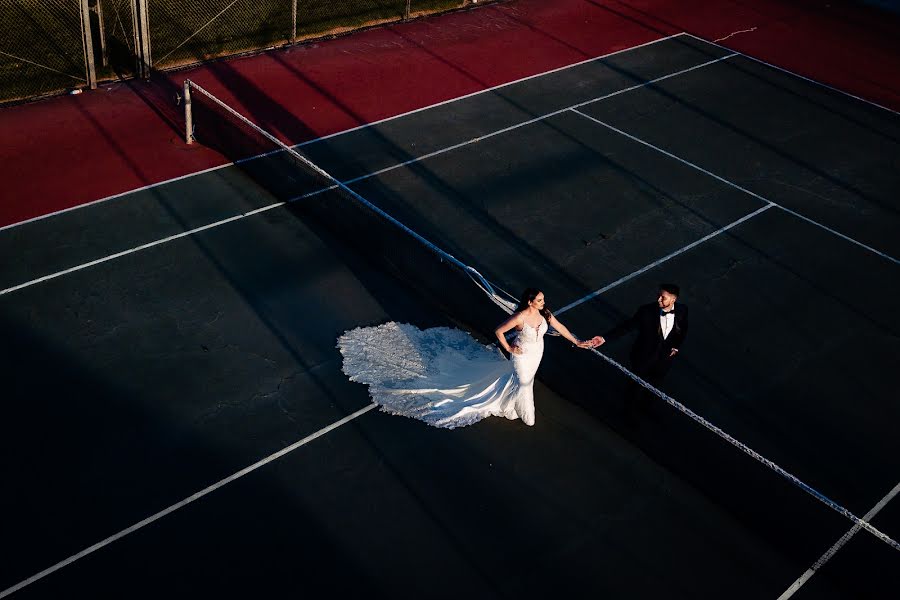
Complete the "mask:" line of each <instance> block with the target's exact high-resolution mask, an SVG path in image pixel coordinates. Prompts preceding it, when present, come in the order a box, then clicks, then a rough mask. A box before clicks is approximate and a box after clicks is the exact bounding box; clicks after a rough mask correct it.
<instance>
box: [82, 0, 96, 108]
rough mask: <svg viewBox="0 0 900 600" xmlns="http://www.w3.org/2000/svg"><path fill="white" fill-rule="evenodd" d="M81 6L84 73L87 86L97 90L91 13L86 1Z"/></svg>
mask: <svg viewBox="0 0 900 600" xmlns="http://www.w3.org/2000/svg"><path fill="white" fill-rule="evenodd" d="M79 4H80V5H81V46H82V48H83V49H84V73H85V79H87V82H88V86H90V88H91V89H92V90H95V89H97V71H96V69H95V68H94V38H93V37H92V36H91V13H90V7H88V0H80V2H79Z"/></svg>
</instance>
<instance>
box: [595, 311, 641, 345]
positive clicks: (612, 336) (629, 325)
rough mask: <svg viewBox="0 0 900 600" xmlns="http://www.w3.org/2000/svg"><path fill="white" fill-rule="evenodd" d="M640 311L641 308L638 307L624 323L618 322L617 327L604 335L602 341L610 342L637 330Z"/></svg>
mask: <svg viewBox="0 0 900 600" xmlns="http://www.w3.org/2000/svg"><path fill="white" fill-rule="evenodd" d="M642 309H643V307H639V308H638V309H637V310H636V311H635V313H634V314H633V315H632V316H631V317H629V318H627V319H625V320H624V321H622V322H620V323H619V324H618V325H616V326H615V327H613V328H612V329H610V330H609V331H607V332H606V333H604V334H603V339H604V340H605V341H607V342H610V341H612V340H616V339H618V338H620V337H622V336H623V335H625V334H626V333H629V332H631V331H634V330H635V329H637V327H638V325H639V324H640V322H641V310H642Z"/></svg>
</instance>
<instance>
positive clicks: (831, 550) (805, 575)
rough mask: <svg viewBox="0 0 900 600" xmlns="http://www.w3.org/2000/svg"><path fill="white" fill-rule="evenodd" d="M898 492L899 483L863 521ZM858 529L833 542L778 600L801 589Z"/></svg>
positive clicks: (785, 598)
mask: <svg viewBox="0 0 900 600" xmlns="http://www.w3.org/2000/svg"><path fill="white" fill-rule="evenodd" d="M898 492H900V483H897V485H895V486H894V489H892V490H891V491H890V492H888V493H887V495H886V496H885V497H884V498H882V499H881V500H879V501H878V504H876V505H875V506H873V507H872V510H870V511H869V512H867V513H866V514H865V516H864V517H863V521H871V520H872V518H873V517H874V516H875V515H877V514H878V513H879V512H881V509H882V508H884V507H885V506H887V503H888V502H890V501H891V500H892V499H893V498H894V496H896V495H897V493H898ZM860 529H861V528H860V526H859V525H854V526H853V527H851V528H850V531H848V532H847V533H845V534H844V535H843V536H841V538H840V539H839V540H838V541H837V542H835V544H834V545H833V546H832V547H831V548H829V549H828V550H827V551H826V552H825V554H823V555H822V556H820V557H819V560H817V561H816V562H815V563H814V564H813V566H811V567H810V568H808V569H807V570H806V572H805V573H803V575H801V576H800V577H799V578H797V580H796V581H795V582H794V583H792V584H791V585H790V587H788V589H786V590H785V591H784V593H782V594H781V595H780V596H778V600H787V599H788V598H790V597H791V596H793V595H794V594H795V593H797V590H799V589H800V588H801V587H803V584H804V583H806V582H807V581H809V578H810V577H812V576H813V575H815V574H816V571H818V570H819V569H821V568H822V567H823V566H824V565H825V563H827V562H828V561H829V560H831V557H832V556H834V555H835V554H837V551H838V550H840V549H841V548H842V547H843V546H844V544H846V543H847V542H849V541H850V538H852V537H853V536H854V535H856V533H857V532H858V531H859V530H860Z"/></svg>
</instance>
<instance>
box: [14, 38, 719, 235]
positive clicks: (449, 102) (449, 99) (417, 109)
mask: <svg viewBox="0 0 900 600" xmlns="http://www.w3.org/2000/svg"><path fill="white" fill-rule="evenodd" d="M683 35H687V34H686V33H684V32H681V33H676V34H673V35H667V36H665V37H661V38H658V39H655V40H651V41H649V42H644V43H643V44H638V45H637V46H629V47H628V48H622V49H621V50H616V51H615V52H609V53H607V54H601V55H600V56H595V57H593V58H588V59H585V60H582V61H579V62H576V63H572V64H569V65H563V66H561V67H557V68H555V69H550V70H549V71H542V72H540V73H535V74H534V75H527V76H525V77H521V78H519V79H514V80H513V81H507V82H506V83H501V84H499V85H495V86H492V87H489V88H485V89H483V90H477V91H474V92H471V93H468V94H464V95H462V96H456V97H454V98H448V99H447V100H442V101H440V102H436V103H434V104H429V105H428V106H423V107H421V108H415V109H413V110H409V111H406V112H404V113H400V114H397V115H393V116H391V117H385V118H384V119H379V120H377V121H372V122H371V123H363V124H362V125H357V126H355V127H350V128H348V129H343V130H341V131H337V132H335V133H331V134H328V135H323V136H320V137H317V138H314V139H311V140H307V141H305V142H301V143H299V144H296V145H294V146H292V147H293V148H300V147H303V146H306V145H309V144H314V143H316V142H320V141H322V140H327V139H331V138H333V137H337V136H341V135H344V134H347V133H352V132H354V131H359V130H360V129H366V128H368V127H374V126H377V125H381V124H383V123H387V122H389V121H393V120H394V119H402V118H403V117H408V116H410V115H413V114H416V113H419V112H423V111H426V110H431V109H432V108H437V107H439V106H444V105H445V104H452V103H453V102H458V101H460V100H465V99H466V98H472V97H473V96H478V95H479V94H485V93H487V92H493V91H496V90H499V89H502V88H505V87H507V86H511V85H515V84H517V83H522V82H523V81H528V80H530V79H536V78H538V77H544V76H545V75H552V74H553V73H558V72H560V71H565V70H566V69H572V68H574V67H579V66H581V65H585V64H587V63H590V62H595V61H599V60H602V59H604V58H609V57H610V56H615V55H617V54H623V53H625V52H630V51H631V50H638V49H640V48H644V47H646V46H651V45H653V44H658V43H659V42H664V41H667V40H671V39H674V38H677V37H680V36H683ZM697 39H699V38H697ZM700 41H701V42H705V43H707V44H708V43H709V42H707V41H706V40H700ZM725 50H726V51H728V52H732V50H729V49H728V48H725ZM269 154H271V152H264V153H261V154H257V155H254V156H248V157H247V158H242V159H240V160H236V161H233V162H228V163H225V164H222V165H217V166H215V167H209V168H207V169H203V170H200V171H194V172H193V173H186V174H184V175H179V176H178V177H172V178H171V179H166V180H164V181H158V182H156V183H150V184H147V185H145V186H141V187H138V188H135V189H133V190H128V191H126V192H119V193H117V194H112V195H110V196H106V197H104V198H98V199H97V200H92V201H90V202H85V203H84V204H78V205H76V206H70V207H69V208H64V209H62V210H57V211H53V212H51V213H47V214H45V215H39V216H37V217H32V218H30V219H25V220H23V221H18V222H16V223H10V224H9V225H4V226H2V227H0V231H3V230H4V229H12V228H13V227H19V226H20V225H25V224H27V223H33V222H35V221H40V220H43V219H47V218H49V217H54V216H57V215H61V214H63V213H67V212H71V211H73V210H79V209H81V208H85V207H88V206H93V205H94V204H100V203H102V202H107V201H109V200H113V199H115V198H121V197H123V196H128V195H129V194H135V193H138V192H143V191H146V190H149V189H152V188H155V187H157V186H161V185H166V184H168V183H174V182H176V181H180V180H182V179H188V178H190V177H194V176H196V175H203V174H205V173H209V172H211V171H218V170H219V169H225V168H227V167H232V166H234V165H236V164H240V163H243V162H247V161H250V160H254V159H256V158H260V157H263V156H267V155H269Z"/></svg>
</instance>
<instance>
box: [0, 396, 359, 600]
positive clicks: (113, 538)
mask: <svg viewBox="0 0 900 600" xmlns="http://www.w3.org/2000/svg"><path fill="white" fill-rule="evenodd" d="M376 406H377V405H376V404H369V405H368V406H365V407H363V408H361V409H359V410H358V411H356V412H355V413H353V414H350V415H347V416H346V417H344V418H343V419H340V420H338V421H335V422H334V423H332V424H331V425H328V426H327V427H323V428H322V429H320V430H318V431H317V432H315V433H313V434H310V435H308V436H306V437H305V438H303V439H302V440H300V441H298V442H294V443H293V444H291V445H290V446H287V447H285V448H282V449H281V450H279V451H278V452H275V453H274V454H271V455H269V456H267V457H266V458H264V459H262V460H260V461H257V462H255V463H253V464H252V465H250V466H249V467H245V468H243V469H241V470H240V471H238V472H237V473H234V474H232V475H229V476H228V477H226V478H224V479H221V480H219V481H217V482H216V483H214V484H212V485H210V486H208V487H205V488H203V489H202V490H200V491H199V492H197V493H195V494H192V495H191V496H188V497H187V498H185V499H184V500H182V501H181V502H177V503H175V504H173V505H172V506H170V507H168V508H166V509H163V510H161V511H159V512H158V513H156V514H153V515H151V516H149V517H147V518H146V519H144V520H142V521H138V522H137V523H135V524H134V525H132V526H131V527H128V528H126V529H123V530H122V531H120V532H119V533H116V534H114V535H111V536H109V537H108V538H106V539H104V540H101V541H99V542H97V543H96V544H94V545H93V546H89V547H87V548H85V549H84V550H82V551H81V552H79V553H77V554H73V555H72V556H70V557H69V558H67V559H65V560H62V561H60V562H58V563H56V564H55V565H53V566H52V567H48V568H46V569H44V570H43V571H41V572H40V573H37V574H36V575H33V576H31V577H29V578H28V579H24V580H22V581H20V582H19V583H17V584H16V585H14V586H12V587H10V588H7V589H5V590H3V591H2V592H0V598H5V597H7V596H9V595H10V594H12V593H14V592H17V591H19V590H21V589H22V588H24V587H25V586H27V585H31V584H32V583H34V582H36V581H38V580H40V579H43V578H44V577H46V576H47V575H50V574H51V573H54V572H56V571H58V570H60V569H62V568H63V567H65V566H68V565H70V564H72V563H73V562H75V561H76V560H78V559H81V558H84V557H85V556H87V555H89V554H92V553H94V552H96V551H97V550H100V549H101V548H103V547H104V546H108V545H109V544H111V543H113V542H115V541H116V540H120V539H122V538H123V537H125V536H126V535H129V534H131V533H134V532H135V531H137V530H138V529H141V528H142V527H145V526H146V525H149V524H150V523H153V522H154V521H158V520H159V519H161V518H163V517H165V516H166V515H169V514H171V513H173V512H175V511H176V510H178V509H180V508H184V507H185V506H187V505H188V504H190V503H191V502H193V501H195V500H199V499H200V498H202V497H203V496H206V495H207V494H210V493H212V492H214V491H216V490H217V489H219V488H220V487H223V486H225V485H227V484H229V483H231V482H233V481H235V480H237V479H240V478H241V477H243V476H244V475H247V474H249V473H252V472H253V471H256V470H257V469H259V468H260V467H263V466H265V465H267V464H269V463H270V462H272V461H274V460H278V459H279V458H281V457H282V456H284V455H286V454H288V453H290V452H293V451H294V450H296V449H297V448H299V447H300V446H305V445H306V444H308V443H309V442H311V441H313V440H315V439H316V438H319V437H322V436H323V435H325V434H326V433H329V432H331V431H334V430H335V429H337V428H338V427H340V426H342V425H346V424H347V423H349V422H350V421H352V420H354V419H356V418H357V417H360V416H362V415H364V414H366V413H367V412H369V411H370V410H372V409H373V408H375V407H376Z"/></svg>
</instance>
